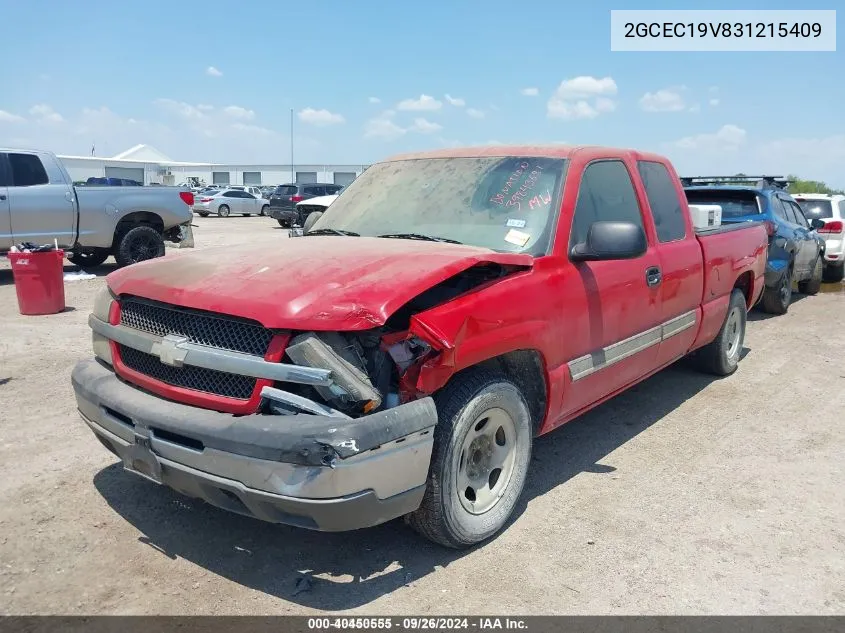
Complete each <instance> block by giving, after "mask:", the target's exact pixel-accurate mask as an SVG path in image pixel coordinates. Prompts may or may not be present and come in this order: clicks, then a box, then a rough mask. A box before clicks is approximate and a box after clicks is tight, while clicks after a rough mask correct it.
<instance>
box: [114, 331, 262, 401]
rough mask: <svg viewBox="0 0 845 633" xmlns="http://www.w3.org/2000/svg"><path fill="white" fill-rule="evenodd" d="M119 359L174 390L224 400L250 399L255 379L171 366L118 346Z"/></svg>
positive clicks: (128, 348) (208, 370) (149, 355)
mask: <svg viewBox="0 0 845 633" xmlns="http://www.w3.org/2000/svg"><path fill="white" fill-rule="evenodd" d="M119 348H120V359H121V360H122V361H123V364H124V365H126V367H128V368H129V369H132V370H133V371H137V372H138V373H141V374H144V375H145V376H149V377H150V378H154V379H155V380H158V381H161V382H163V383H166V384H168V385H173V386H174V387H184V388H185V389H194V390H196V391H203V392H205V393H214V394H217V395H219V396H224V397H226V398H235V399H238V400H249V398H250V397H251V396H252V392H253V391H254V390H255V382H256V380H255V378H251V377H249V376H240V375H238V374H230V373H227V372H225V371H217V370H216V369H205V368H203V367H193V366H191V365H183V366H182V367H171V366H170V365H165V364H164V363H162V362H161V361H160V360H159V358H158V356H155V355H153V354H147V353H145V352H140V351H138V350H136V349H133V348H131V347H127V346H125V345H120V346H119Z"/></svg>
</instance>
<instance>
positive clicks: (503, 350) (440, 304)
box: [72, 146, 768, 547]
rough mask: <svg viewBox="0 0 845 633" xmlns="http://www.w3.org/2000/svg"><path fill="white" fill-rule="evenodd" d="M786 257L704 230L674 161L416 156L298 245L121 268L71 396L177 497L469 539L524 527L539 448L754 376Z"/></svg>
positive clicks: (582, 153)
mask: <svg viewBox="0 0 845 633" xmlns="http://www.w3.org/2000/svg"><path fill="white" fill-rule="evenodd" d="M767 242H768V235H767V233H766V229H765V227H764V226H763V225H762V224H760V223H747V224H742V225H730V226H724V227H716V228H710V229H705V230H703V231H697V230H696V229H695V228H694V226H693V224H692V220H691V215H690V212H689V208H688V206H687V203H686V198H685V195H684V191H683V189H682V187H681V183H680V181H679V179H678V177H677V174H676V173H675V170H674V169H673V167H672V165H671V164H670V163H669V162H668V161H667V160H666V159H665V158H662V157H660V156H657V155H653V154H646V153H641V152H636V151H631V150H616V149H607V148H596V147H577V148H576V147H560V146H557V147H551V148H550V147H533V146H531V147H505V146H499V147H495V148H481V149H477V148H476V149H452V150H447V151H440V152H432V153H423V154H415V155H405V156H399V157H396V158H393V159H390V160H387V161H384V162H381V163H378V164H375V165H373V166H371V167H370V168H369V169H367V170H366V171H365V172H364V173H363V174H362V175H361V176H360V177H359V178H358V179H357V180H356V181H355V182H353V183H352V184H351V185H349V186H348V187H347V188H346V189H345V190H344V192H343V193H342V194H341V195H340V197H339V198H338V199H337V200H336V201H335V202H334V203H333V204H332V206H331V207H330V208H329V209H328V210H327V211H326V212H325V214H324V215H322V217H320V218H319V219H318V220H317V221H316V223H314V224H313V226H312V227H311V228H309V230H308V231H307V232H305V234H304V235H302V236H301V237H295V238H292V239H289V240H284V241H282V242H280V243H279V246H278V248H277V249H275V250H272V251H260V252H259V251H255V252H238V251H237V250H233V249H229V248H223V249H209V250H205V251H201V252H197V253H192V254H190V255H185V256H170V257H164V258H162V259H158V260H153V261H149V262H143V263H140V264H136V265H133V266H130V267H128V268H125V269H122V270H119V271H116V272H114V273H112V274H111V275H109V277H108V279H107V286H108V287H107V288H105V289H104V290H103V291H102V292H101V294H100V295H99V296H98V298H97V300H96V302H95V306H94V310H93V313H92V314H91V315H90V318H89V324H90V326H91V328H92V330H93V346H94V355H95V357H96V358H95V359H91V360H85V361H82V362H80V363H79V364H78V365H77V366H76V367H75V368H74V370H73V375H72V382H73V387H74V389H75V392H76V398H77V402H78V408H79V411H80V413H81V415H82V417H83V419H84V421H85V422H86V423H87V425H88V426H89V427H90V428H91V430H92V431H93V432H94V433H95V435H96V436H97V438H98V439H99V440H100V441H101V442H102V443H103V444H104V445H105V446H106V447H107V448H108V449H109V450H111V451H112V452H114V453H115V454H116V455H118V456H119V457H120V458H121V459H122V460H123V463H124V467H125V468H126V469H127V470H129V471H133V472H135V473H136V474H140V475H142V476H144V477H146V478H148V479H151V480H152V481H154V482H157V483H162V484H165V485H168V486H170V487H172V488H174V489H176V490H178V491H180V492H182V493H184V494H187V495H190V496H193V497H198V498H201V499H204V500H206V501H207V502H209V503H211V504H214V505H216V506H219V507H221V508H224V509H227V510H231V511H233V512H239V513H242V514H245V515H248V516H252V517H257V518H259V519H263V520H265V521H272V522H279V523H285V524H290V525H296V526H301V527H304V528H311V529H316V530H326V531H340V530H349V529H356V528H361V527H366V526H370V525H375V524H378V523H381V522H384V521H387V520H390V519H393V518H396V517H400V516H405V517H406V520H407V521H408V523H410V525H411V526H413V527H414V528H415V529H417V530H418V531H419V532H420V533H422V534H423V535H424V536H426V537H428V538H430V539H432V540H433V541H435V542H438V543H441V544H443V545H445V546H449V547H467V546H470V545H472V544H474V543H478V542H480V541H482V540H484V539H487V538H489V537H491V536H493V535H494V534H496V533H497V532H498V531H499V530H500V529H501V528H502V526H503V525H504V524H505V523H506V521H507V519H508V518H509V516H510V515H511V513H512V511H513V509H514V506H515V505H516V503H517V500H518V498H519V496H520V494H521V493H522V490H523V487H524V484H525V480H526V476H527V473H528V467H529V463H530V458H531V445H532V439H533V438H534V436H537V435H541V434H543V433H547V432H549V431H551V430H553V429H555V428H556V427H558V426H560V425H561V424H563V423H565V422H567V421H569V420H572V419H573V418H575V417H576V416H578V415H580V414H582V413H584V412H585V411H587V410H588V409H590V408H592V407H595V406H596V405H597V404H599V403H601V402H603V401H604V400H607V399H608V398H610V397H612V396H613V395H615V394H618V393H619V392H621V391H623V390H624V389H627V388H628V387H630V386H632V385H634V384H636V383H637V382H639V381H641V380H643V379H644V378H646V377H648V376H650V375H651V374H654V373H655V372H657V371H659V370H660V369H661V368H664V367H666V366H667V365H669V364H671V363H673V362H675V361H676V360H678V359H679V358H681V357H683V356H686V355H688V354H691V353H692V354H693V355H694V356H695V359H696V360H697V362H698V363H699V364H700V366H701V367H702V368H703V369H704V370H706V371H709V372H712V373H715V374H717V375H727V374H730V373H732V372H733V371H734V370H735V369H736V367H737V363H738V361H739V358H740V353H741V350H742V346H743V338H744V334H745V323H746V314H747V310H748V309H750V307H751V306H753V305H754V304H755V303H756V302H757V301H758V299H759V297H760V294H761V291H762V290H763V287H764V283H763V275H764V271H765V263H766V249H767V246H768V243H767Z"/></svg>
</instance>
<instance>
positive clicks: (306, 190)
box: [270, 182, 343, 226]
mask: <svg viewBox="0 0 845 633" xmlns="http://www.w3.org/2000/svg"><path fill="white" fill-rule="evenodd" d="M342 188H343V187H342V186H341V185H332V184H328V183H320V182H315V183H308V184H287V185H279V186H278V187H276V190H275V191H274V192H273V194H272V195H271V196H270V217H272V218H274V219H275V220H277V221H278V222H279V224H280V225H281V226H292V225H293V224H294V223H295V222H296V221H297V220H299V217H298V215H297V213H296V204H297V203H298V202H302V201H303V200H308V199H310V198H317V197H321V196H326V195H333V194H336V193H337V192H338V191H340V190H341V189H342Z"/></svg>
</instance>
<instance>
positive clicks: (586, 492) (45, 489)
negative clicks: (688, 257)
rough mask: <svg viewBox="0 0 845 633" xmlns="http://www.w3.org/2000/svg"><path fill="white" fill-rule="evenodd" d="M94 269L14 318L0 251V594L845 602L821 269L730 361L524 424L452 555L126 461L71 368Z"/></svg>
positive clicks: (243, 226)
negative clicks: (504, 495) (724, 374)
mask: <svg viewBox="0 0 845 633" xmlns="http://www.w3.org/2000/svg"><path fill="white" fill-rule="evenodd" d="M196 224H197V225H199V227H198V228H197V229H195V231H196V234H195V235H196V241H197V247H198V248H203V247H206V246H208V245H220V244H229V245H231V246H232V247H236V246H237V247H241V248H250V247H261V248H266V247H278V248H284V246H285V244H284V240H285V239H286V232H285V231H282V230H280V229H278V227H277V226H276V225H275V222H274V221H272V220H270V219H269V218H257V217H256V218H240V217H232V218H227V219H220V218H204V219H203V218H197V220H196ZM168 253H169V254H168V256H173V257H181V256H185V255H186V254H189V253H190V251H188V250H184V251H179V250H176V249H168ZM67 269H68V270H71V269H72V267H71V266H68V268H67ZM112 269H113V265H110V264H106V265H104V266H101V267H99V268H98V269H97V270H96V271H95V272H97V274H98V278H97V279H94V280H90V281H76V282H72V283H67V284H66V293H67V304H68V306H69V307H68V310H67V311H66V312H64V313H62V314H58V315H53V316H44V317H22V316H20V315H19V314H18V313H17V304H16V300H15V290H14V285H13V284H12V275H11V271H10V270H9V266H8V262H7V261H6V260H4V259H0V332H2V334H0V403H2V406H0V420H2V421H0V611H2V612H4V613H15V614H33V613H37V614H103V613H106V614H285V613H288V614H289V613H319V612H323V611H346V610H350V611H354V612H359V613H369V614H377V613H385V614H421V613H425V614H435V613H436V614H457V613H461V614H467V613H470V614H485V613H486V614H489V613H499V614H528V613H531V614H576V613H577V614H607V613H612V614H640V613H642V614H708V613H727V614H797V613H802V614H803V613H823V614H843V613H845V473H843V466H845V459H843V458H844V457H845V415H843V409H845V395H843V386H845V365H844V364H843V359H842V353H843V352H842V350H845V329H843V327H842V322H843V315H845V287H843V286H841V285H839V284H837V285H836V286H835V287H826V288H825V291H826V292H825V293H823V294H820V295H818V296H816V297H803V296H801V295H798V296H796V301H795V303H794V304H793V306H792V307H791V308H790V311H789V313H788V314H787V315H786V316H783V317H778V318H766V317H764V316H762V315H760V314H757V313H752V315H751V321H750V322H749V331H748V336H747V338H746V346H747V348H748V349H747V350H746V352H747V355H746V357H745V358H744V360H743V361H742V364H741V366H740V369H739V371H738V372H737V373H736V374H735V375H733V376H731V377H729V378H726V379H722V380H713V379H712V378H710V377H707V376H703V375H700V374H697V373H694V372H692V371H691V370H689V369H687V368H685V367H684V366H683V365H680V366H676V367H672V368H670V369H668V370H666V371H663V372H661V373H660V374H658V375H657V376H654V377H653V378H651V379H650V380H648V381H647V382H645V383H643V384H641V385H639V386H637V387H636V388H634V389H632V390H630V391H629V392H627V393H625V394H623V395H621V396H619V397H617V398H615V399H614V400H612V401H610V402H608V403H606V404H605V405H603V406H601V407H600V408H598V409H597V410H595V411H593V412H591V413H589V414H587V415H586V416H584V417H582V418H581V419H579V420H576V421H574V422H572V423H571V424H569V425H567V426H565V427H564V428H562V429H560V430H558V431H556V432H554V433H552V434H551V435H548V436H546V437H544V438H540V439H539V440H538V441H537V445H536V449H535V458H534V463H533V469H532V472H531V474H530V476H529V481H528V486H527V490H526V493H525V495H524V498H523V503H522V504H521V506H520V507H519V508H518V511H517V513H516V518H515V520H514V521H513V523H512V525H510V527H509V528H508V529H507V530H506V531H505V532H504V533H502V534H501V535H500V536H499V537H498V538H496V539H495V540H493V541H492V542H490V543H487V544H485V545H483V546H481V547H478V548H475V549H473V550H471V551H468V552H457V553H456V552H452V551H446V550H443V549H440V548H438V547H436V546H434V545H430V544H428V543H427V542H424V541H422V540H421V539H419V538H418V537H417V536H415V535H414V534H413V533H412V532H410V531H409V530H407V529H405V528H404V526H403V525H402V524H401V522H394V523H391V524H388V525H384V526H380V527H377V528H373V529H370V530H363V531H359V532H354V533H347V534H319V533H313V532H307V531H301V530H296V529H292V528H287V527H284V526H277V525H269V524H264V523H261V522H259V521H255V520H251V519H247V518H243V517H239V516H236V515H231V514H228V513H226V512H224V511H220V510H216V509H214V508H212V507H209V506H207V505H205V504H203V503H202V502H198V501H193V500H190V499H186V498H183V497H180V496H179V495H178V494H176V493H173V492H170V491H169V490H167V489H164V488H159V487H156V486H155V485H153V484H150V483H148V482H146V481H144V480H142V479H140V478H136V477H133V476H132V475H129V474H126V473H124V472H123V471H122V469H121V467H120V466H119V465H118V464H117V463H116V461H115V459H114V458H113V456H112V455H111V454H110V453H108V452H106V450H105V449H103V448H102V446H100V444H99V443H98V442H97V441H96V440H95V439H94V437H93V436H92V434H91V433H90V432H89V431H88V430H87V428H86V427H84V425H83V424H82V422H81V421H80V420H79V418H78V416H77V414H76V412H75V407H74V399H73V394H72V389H71V386H70V379H69V376H70V371H71V368H72V366H73V364H74V363H75V362H76V361H77V360H79V359H82V358H86V357H89V356H90V355H91V351H90V335H89V332H88V328H87V325H86V319H87V316H88V313H89V311H90V309H91V307H92V301H93V297H94V294H95V292H96V290H97V289H99V288H100V287H101V286H102V284H103V278H102V277H103V276H104V275H105V274H107V273H108V272H109V271H110V270H112ZM303 578H305V579H307V580H301V579H303Z"/></svg>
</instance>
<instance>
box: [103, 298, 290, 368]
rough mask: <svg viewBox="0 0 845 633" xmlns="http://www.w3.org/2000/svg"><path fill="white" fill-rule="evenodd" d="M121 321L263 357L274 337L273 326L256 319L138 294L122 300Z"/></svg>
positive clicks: (198, 342) (144, 329)
mask: <svg viewBox="0 0 845 633" xmlns="http://www.w3.org/2000/svg"><path fill="white" fill-rule="evenodd" d="M120 324H121V325H124V326H126V327H131V328H133V329H136V330H141V331H142V332H149V333H150V334H154V335H156V336H167V335H168V334H178V335H180V336H184V337H186V338H187V339H188V340H189V341H191V343H195V344H197V345H205V346H207V347H216V348H218V349H225V350H230V351H233V352H243V353H244V354H253V355H255V356H262V357H263V356H264V354H266V353H267V348H268V347H269V346H270V341H271V339H272V338H273V332H272V331H271V330H268V329H267V328H265V327H263V326H261V325H259V324H257V323H254V322H248V321H242V320H239V319H236V318H232V317H226V316H218V315H212V314H208V313H205V312H199V311H196V310H189V309H186V308H176V307H171V306H168V305H165V304H160V303H156V302H153V301H147V300H143V299H138V298H135V297H131V298H127V299H124V300H123V301H121V305H120ZM156 362H158V361H156Z"/></svg>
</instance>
